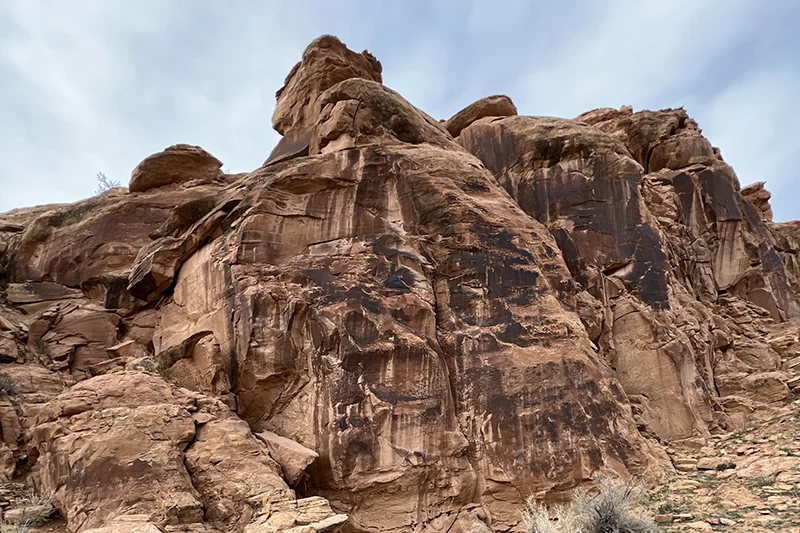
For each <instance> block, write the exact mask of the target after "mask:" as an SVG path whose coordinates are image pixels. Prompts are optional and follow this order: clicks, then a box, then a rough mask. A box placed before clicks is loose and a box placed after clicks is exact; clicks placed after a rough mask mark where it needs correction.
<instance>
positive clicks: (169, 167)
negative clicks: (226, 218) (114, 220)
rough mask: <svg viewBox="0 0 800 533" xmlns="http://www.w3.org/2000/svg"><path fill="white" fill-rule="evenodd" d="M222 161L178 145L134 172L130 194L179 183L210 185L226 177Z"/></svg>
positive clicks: (202, 152)
mask: <svg viewBox="0 0 800 533" xmlns="http://www.w3.org/2000/svg"><path fill="white" fill-rule="evenodd" d="M220 168H222V161H220V160H219V159H217V158H216V157H214V156H213V155H211V154H209V153H208V152H206V151H205V150H203V149H202V148H200V147H199V146H191V145H188V144H176V145H174V146H170V147H169V148H166V149H165V150H164V151H163V152H158V153H157V154H153V155H151V156H149V157H148V158H146V159H145V160H144V161H142V162H141V163H139V165H138V166H137V167H136V168H135V169H133V172H132V173H131V182H130V185H128V190H129V191H130V192H132V193H133V192H144V191H148V190H150V189H155V188H158V187H164V186H166V185H173V184H176V183H186V182H195V183H207V182H212V181H214V180H216V179H219V178H221V177H222V171H221V170H220Z"/></svg>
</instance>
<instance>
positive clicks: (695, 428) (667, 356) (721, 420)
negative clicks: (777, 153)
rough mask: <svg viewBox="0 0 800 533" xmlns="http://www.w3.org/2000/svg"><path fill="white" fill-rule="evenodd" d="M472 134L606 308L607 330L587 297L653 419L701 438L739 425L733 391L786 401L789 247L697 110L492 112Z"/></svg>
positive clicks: (599, 330)
mask: <svg viewBox="0 0 800 533" xmlns="http://www.w3.org/2000/svg"><path fill="white" fill-rule="evenodd" d="M589 125H591V126H589ZM458 140H459V142H460V143H461V144H462V145H463V146H465V147H466V148H467V149H468V150H469V151H470V152H472V153H474V154H475V155H477V156H478V157H479V158H480V159H481V160H482V162H483V163H484V164H485V165H486V167H487V168H489V169H490V170H491V171H492V172H493V174H494V175H495V177H496V178H497V179H498V181H499V182H500V184H501V185H503V186H504V187H505V188H506V190H507V191H508V192H509V194H511V195H512V196H513V197H514V198H515V199H516V200H517V202H518V203H519V204H520V206H521V207H522V208H523V209H524V210H525V211H526V212H527V213H528V214H529V215H531V216H532V217H535V218H536V219H537V220H539V221H541V222H542V223H543V224H545V225H546V226H547V227H548V229H549V230H550V232H551V233H552V234H553V235H554V237H555V238H556V240H557V242H558V244H559V248H560V249H561V252H562V254H563V255H564V259H565V260H566V262H567V265H568V266H569V268H570V272H571V273H572V275H573V276H574V278H575V279H576V281H577V282H578V283H579V284H580V286H581V287H583V288H584V289H586V290H587V292H588V293H589V294H590V295H591V296H592V297H594V299H596V301H597V302H598V303H599V304H601V306H602V309H603V312H602V315H603V316H604V319H603V324H602V326H598V324H597V320H596V318H595V319H593V318H591V317H596V316H597V315H598V314H599V313H598V309H599V307H598V305H596V304H593V303H592V302H591V301H589V300H588V299H587V298H586V297H584V306H586V309H587V311H586V312H585V313H583V314H582V316H584V317H586V318H584V324H585V325H586V327H587V331H591V332H593V334H594V336H593V340H595V341H596V342H597V343H598V344H599V346H600V347H601V350H602V352H603V354H604V356H605V358H606V359H607V360H608V361H609V362H610V364H611V365H612V366H613V368H614V369H615V370H616V376H617V378H618V379H619V380H620V382H621V383H622V386H623V388H624V389H625V391H626V392H627V393H628V395H630V396H631V399H632V400H633V401H634V402H635V412H636V413H637V414H639V415H640V416H641V419H642V422H644V423H645V425H646V426H647V427H648V428H651V429H652V430H654V431H655V433H656V434H657V435H659V436H660V437H661V438H663V439H675V438H682V437H689V436H691V435H692V434H693V433H695V432H700V433H701V434H702V433H704V432H705V431H707V430H708V429H710V428H711V429H713V428H714V427H716V426H718V425H722V426H726V425H727V424H729V423H730V421H729V420H727V419H726V417H725V413H724V412H723V410H722V409H720V406H719V403H718V402H719V401H720V396H733V395H734V394H735V393H737V392H740V393H741V392H743V391H749V392H748V393H747V394H745V396H748V397H752V396H753V394H756V395H759V393H755V392H754V391H756V390H759V391H760V392H762V393H763V394H761V395H760V397H759V399H760V400H762V401H764V402H766V403H771V402H774V401H778V400H781V399H784V398H785V397H786V392H787V389H786V386H785V381H786V379H787V377H786V375H783V374H780V373H777V374H774V373H771V372H774V371H777V370H778V366H777V364H776V356H775V355H774V352H772V350H771V349H770V348H769V346H768V345H767V344H766V342H765V339H764V338H763V334H764V333H765V330H764V327H765V326H764V325H763V324H764V318H765V315H766V316H771V317H772V318H773V319H774V320H777V321H783V320H787V319H789V318H791V317H794V316H796V315H797V312H798V306H797V305H798V304H797V293H796V292H794V291H792V290H791V287H790V284H791V276H790V275H789V274H788V273H787V268H786V266H785V263H784V262H782V261H781V257H780V255H779V253H778V250H779V249H781V247H780V246H779V245H778V244H777V238H776V235H775V232H774V231H772V230H771V229H770V228H769V227H767V226H766V225H765V224H764V222H762V219H761V217H759V216H758V214H757V213H756V210H755V209H754V208H753V207H752V205H751V204H750V203H749V202H748V201H745V199H744V198H743V196H742V195H741V194H740V193H739V192H738V188H739V184H738V180H737V178H736V176H735V174H734V173H733V171H732V170H731V169H730V167H728V166H727V165H725V164H724V162H723V161H722V159H721V157H720V156H719V154H718V153H717V152H716V151H715V150H714V149H712V148H711V146H710V144H708V141H707V140H706V139H705V138H703V137H702V135H701V133H700V130H699V128H697V125H696V124H695V123H694V122H693V121H692V120H691V119H689V118H688V117H687V115H686V113H685V111H683V110H682V109H679V110H665V111H659V112H649V111H643V112H639V113H633V111H632V110H631V109H630V108H623V109H621V110H619V111H617V110H612V109H600V110H595V111H592V112H589V113H586V114H584V115H582V116H581V117H578V119H577V121H569V120H561V119H553V118H537V117H509V118H504V119H496V118H495V119H483V120H479V121H477V122H475V123H473V124H472V125H471V126H469V127H468V128H466V129H465V130H463V131H462V132H461V135H460V136H459V139H458ZM783 248H784V249H785V248H790V246H783ZM786 255H787V258H786V259H787V260H786V263H787V264H788V263H791V261H792V258H793V257H794V256H793V255H792V253H791V252H790V253H788V254H786ZM744 316H746V317H747V318H746V319H744V322H745V323H747V324H748V326H744V327H742V325H741V324H742V318H741V317H744ZM735 322H738V324H735ZM756 324H758V325H756ZM771 352H772V354H770V353H771ZM759 372H760V373H763V374H758V375H756V374H754V373H759ZM726 374H729V375H726ZM744 377H747V378H748V380H750V381H752V385H747V383H749V382H750V381H747V382H744V381H742V379H743V378H744ZM723 382H724V383H726V386H720V384H721V383H723ZM755 383H762V384H763V383H772V384H774V386H773V385H770V386H769V387H767V388H762V387H759V386H755Z"/></svg>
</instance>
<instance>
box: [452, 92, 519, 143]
mask: <svg viewBox="0 0 800 533" xmlns="http://www.w3.org/2000/svg"><path fill="white" fill-rule="evenodd" d="M516 114H517V107H516V106H515V105H514V102H512V101H511V98H509V97H508V96H504V95H496V96H487V97H486V98H481V99H480V100H478V101H477V102H474V103H472V104H470V105H468V106H467V107H465V108H464V109H462V110H461V111H459V112H458V113H456V114H455V115H453V116H452V117H450V118H449V119H448V120H447V121H445V123H444V127H445V129H447V131H449V132H450V135H452V136H453V137H458V136H459V135H460V134H461V131H462V130H463V129H464V128H466V127H467V126H469V125H470V124H472V123H473V122H475V121H476V120H479V119H482V118H484V117H510V116H513V115H516Z"/></svg>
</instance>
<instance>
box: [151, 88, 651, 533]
mask: <svg viewBox="0 0 800 533" xmlns="http://www.w3.org/2000/svg"><path fill="white" fill-rule="evenodd" d="M320 101H321V102H322V103H323V104H324V105H323V108H322V111H321V112H320V115H319V120H318V122H317V126H316V129H315V131H316V132H320V133H319V135H320V137H321V138H324V139H325V140H326V141H327V144H325V145H324V146H321V147H320V150H321V152H322V153H320V154H319V155H315V156H313V157H307V158H302V159H297V160H294V161H290V162H288V163H282V164H272V165H269V166H267V167H266V168H265V169H262V170H259V171H257V172H255V173H253V174H251V176H250V177H249V178H248V179H246V180H244V181H243V182H244V183H247V184H248V185H247V192H246V193H245V194H244V198H243V199H242V200H241V202H240V203H239V204H238V205H237V206H236V207H234V208H232V209H231V211H230V214H228V215H227V216H226V217H225V218H224V219H223V220H222V221H221V223H220V226H219V227H220V231H221V232H222V235H221V236H220V237H219V238H217V239H214V240H213V241H212V242H210V243H209V244H207V245H206V246H205V247H203V248H201V249H200V250H198V251H197V252H196V253H194V254H193V255H192V256H191V257H190V258H188V260H187V261H186V262H185V263H183V265H182V266H181V267H180V272H179V274H178V275H177V278H176V281H175V286H174V290H173V292H172V296H171V297H169V298H167V299H166V300H165V301H164V302H163V304H162V306H161V308H160V309H161V311H160V318H159V325H158V327H157V330H156V334H155V341H154V344H155V350H156V352H157V353H160V352H165V351H168V350H170V349H172V347H174V346H178V345H180V344H181V343H183V342H184V341H185V339H187V338H189V337H190V336H191V335H195V334H198V333H199V332H205V331H211V332H212V335H211V336H208V337H207V339H208V342H207V345H208V348H206V349H205V350H206V352H207V353H208V352H210V353H215V354H219V356H218V358H217V359H216V360H217V361H218V364H217V366H215V368H216V370H211V368H210V367H208V368H209V372H212V373H213V372H223V373H224V374H225V375H226V376H227V377H228V379H227V383H229V384H230V389H229V391H230V393H231V394H233V395H234V396H235V402H236V408H237V411H238V413H239V415H240V416H241V417H242V418H243V419H245V420H246V421H248V423H249V424H250V425H251V426H252V427H254V428H257V429H263V430H267V431H271V432H274V433H277V434H279V435H283V436H286V437H289V438H292V439H294V440H296V441H297V442H298V443H300V444H301V445H303V446H305V447H307V448H309V449H312V450H314V451H315V452H316V453H318V454H319V459H317V460H316V461H314V462H313V463H312V464H311V466H310V467H309V472H310V475H311V483H312V484H313V487H314V490H316V491H318V492H319V493H320V494H322V495H324V496H326V497H328V498H329V499H331V501H332V502H333V503H334V506H335V507H336V508H337V509H342V510H344V511H346V512H348V514H350V520H351V525H352V527H354V528H367V527H372V528H375V527H377V528H380V530H384V531H407V530H410V529H413V528H415V527H421V526H424V525H425V524H437V525H436V526H435V527H444V528H445V529H446V528H448V527H450V526H451V525H452V524H453V521H454V520H455V519H456V517H457V516H459V513H460V509H462V508H463V507H464V506H468V505H474V504H476V503H477V504H479V505H480V506H485V507H486V509H487V512H485V513H484V514H482V516H484V517H485V520H486V521H487V523H488V522H492V523H494V524H495V525H496V526H497V527H499V528H501V529H502V528H504V527H512V526H514V525H516V524H518V523H519V512H518V508H519V507H518V506H519V505H520V504H521V503H522V501H523V500H524V498H525V497H526V495H527V494H530V493H532V492H533V493H538V494H542V495H544V494H548V493H552V495H551V497H554V498H556V497H558V496H557V494H558V493H559V491H560V490H561V487H562V486H569V485H572V484H575V483H578V482H579V481H580V480H582V479H584V478H587V477H589V476H590V475H591V474H592V472H595V471H598V470H609V471H618V472H621V473H628V472H637V471H641V470H642V469H644V468H645V467H646V465H651V466H653V467H655V468H656V469H657V468H658V465H659V464H660V463H659V461H660V459H661V456H660V455H659V454H658V452H657V451H655V450H654V449H652V448H651V446H650V445H649V444H648V443H647V442H646V441H645V440H644V439H643V438H642V437H641V436H640V435H639V433H638V431H637V430H636V427H635V424H634V421H633V419H632V418H631V416H630V413H629V411H628V410H627V408H626V407H624V403H625V398H624V394H623V393H622V391H621V389H620V387H619V386H618V385H617V384H616V383H615V381H614V380H613V378H612V377H611V374H610V372H609V371H608V369H607V368H606V367H605V365H604V364H603V363H602V362H601V361H600V360H598V359H597V358H596V357H595V356H594V354H593V352H592V349H591V345H590V342H589V339H588V337H587V335H586V333H585V330H584V329H583V327H582V325H581V322H580V319H579V318H578V315H577V313H576V312H575V307H576V299H575V298H576V296H575V293H576V291H575V286H574V282H573V281H572V279H571V276H570V274H569V271H568V270H567V269H566V267H565V265H564V263H563V261H562V259H561V256H560V254H559V253H558V251H557V247H556V243H555V242H554V241H553V239H552V237H550V236H549V234H548V233H547V231H546V230H545V228H544V227H543V226H542V225H541V224H539V223H538V222H536V221H535V220H533V219H531V218H530V217H529V216H527V215H526V214H525V213H524V212H523V211H522V210H521V209H520V208H519V207H518V206H517V205H516V204H515V203H514V202H513V201H511V199H510V198H509V197H508V196H507V195H506V194H505V193H504V192H503V191H502V190H501V189H500V188H499V187H498V186H497V184H496V182H495V180H494V179H493V177H492V176H491V174H490V173H489V172H488V171H486V170H485V169H484V168H483V166H482V165H481V164H480V162H479V161H478V160H477V159H475V158H473V157H472V156H470V155H468V154H466V153H465V152H464V150H463V149H462V148H461V147H460V146H458V145H457V144H456V143H454V142H453V141H452V140H451V139H450V136H449V134H448V133H447V132H446V131H445V130H443V129H442V128H441V127H440V126H439V125H438V124H436V123H435V122H434V121H433V120H432V119H429V118H428V117H427V116H426V115H424V114H423V113H421V112H419V111H417V110H415V109H414V108H413V107H412V106H411V105H410V104H408V103H407V102H405V101H404V100H403V99H402V98H401V97H400V96H399V95H397V94H396V93H394V92H392V91H389V90H387V89H385V88H384V87H382V86H381V85H379V84H376V83H374V82H370V81H367V80H358V79H350V80H346V81H344V82H341V83H339V84H338V85H336V86H334V87H332V88H331V89H329V90H328V91H327V92H326V93H324V94H323V95H322V96H321V97H320ZM342 102H345V103H347V102H354V104H353V105H354V106H356V107H359V113H358V117H360V118H356V121H357V122H356V127H355V128H352V127H350V126H348V127H339V126H336V127H330V128H328V127H326V125H327V124H328V123H329V122H331V121H333V122H334V123H337V120H338V119H336V118H335V117H336V115H337V111H336V109H337V107H338V106H339V104H341V103H342ZM347 105H350V104H347ZM341 116H342V117H344V118H345V119H349V117H352V115H350V114H349V113H343V114H342V115H341ZM358 121H361V122H358ZM351 124H352V123H351ZM353 131H355V132H356V134H355V135H354V134H352V132H353ZM345 136H346V137H347V143H341V139H342V137H345ZM312 145H313V143H312ZM318 145H322V143H318ZM314 151H315V152H316V150H314ZM137 268H138V267H137ZM200 288H204V289H205V290H199V289H200ZM202 358H203V360H204V361H207V360H208V359H207V357H206V356H202ZM202 364H203V365H206V364H207V363H202ZM208 375H210V374H208ZM177 379H180V378H177ZM542 383H547V384H548V385H547V386H546V387H544V388H542V386H541V384H542ZM225 393H226V394H227V393H228V390H226V391H225ZM606 414H610V416H611V417H612V418H614V419H615V420H616V422H615V423H614V424H613V425H607V424H605V423H599V424H598V423H596V422H599V421H600V420H601V419H604V417H605V416H606ZM576 421H579V423H576ZM543 424H544V425H545V426H547V429H544V428H543V427H542V425H543ZM555 450H558V452H557V453H558V457H557V458H556V459H554V458H553V456H552V454H553V453H554V451H555ZM545 472H547V474H545ZM555 480H560V481H555ZM567 480H569V481H567ZM367 495H369V496H367ZM479 514H480V513H479ZM490 517H491V518H490ZM431 527H434V526H431ZM487 527H488V526H487Z"/></svg>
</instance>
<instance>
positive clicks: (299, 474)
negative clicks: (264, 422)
mask: <svg viewBox="0 0 800 533" xmlns="http://www.w3.org/2000/svg"><path fill="white" fill-rule="evenodd" d="M256 437H258V438H259V439H260V440H261V441H262V442H264V444H266V445H267V449H268V450H269V454H270V456H271V457H272V458H273V459H275V460H276V461H277V462H278V464H279V465H281V468H282V469H283V477H284V479H286V481H287V482H288V483H289V485H291V486H295V485H297V483H298V482H299V481H300V480H301V479H302V478H303V475H304V474H305V469H306V467H307V466H308V465H310V464H311V463H313V462H314V460H315V459H316V458H317V457H319V454H318V453H317V452H315V451H314V450H309V449H308V448H306V447H305V446H303V445H302V444H300V443H298V442H295V441H293V440H292V439H287V438H286V437H281V436H280V435H277V434H275V433H273V432H271V431H262V432H260V433H256Z"/></svg>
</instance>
